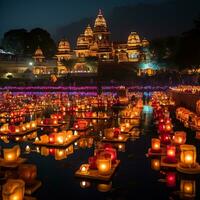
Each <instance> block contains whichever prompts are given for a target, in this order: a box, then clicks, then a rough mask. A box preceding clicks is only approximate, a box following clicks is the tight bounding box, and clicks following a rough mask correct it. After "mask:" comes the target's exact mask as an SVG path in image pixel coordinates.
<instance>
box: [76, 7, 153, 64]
mask: <svg viewBox="0 0 200 200" xmlns="http://www.w3.org/2000/svg"><path fill="white" fill-rule="evenodd" d="M110 35H111V33H110V31H109V29H108V25H107V23H106V20H105V18H104V16H103V14H102V12H101V10H100V11H99V14H98V16H97V18H96V20H95V23H94V27H93V29H92V28H91V26H90V25H88V26H87V27H86V29H85V31H84V33H82V34H80V35H79V37H78V39H77V44H76V49H75V53H76V56H77V57H78V58H84V57H88V56H96V57H98V58H99V59H100V60H113V59H116V58H117V60H118V62H139V61H141V60H144V59H145V54H144V51H143V48H145V47H147V46H148V45H149V42H148V41H147V40H146V39H144V40H141V39H140V36H139V35H138V34H137V33H136V32H131V33H130V35H129V36H128V39H127V42H126V43H117V42H111V41H110Z"/></svg>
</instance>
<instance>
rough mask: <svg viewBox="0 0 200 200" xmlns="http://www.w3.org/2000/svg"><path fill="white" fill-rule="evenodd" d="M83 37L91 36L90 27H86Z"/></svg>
mask: <svg viewBox="0 0 200 200" xmlns="http://www.w3.org/2000/svg"><path fill="white" fill-rule="evenodd" d="M84 35H85V36H87V37H88V36H91V37H92V36H93V30H92V28H91V26H90V25H88V26H87V27H86V29H85V32H84Z"/></svg>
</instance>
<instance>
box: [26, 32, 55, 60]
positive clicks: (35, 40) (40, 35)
mask: <svg viewBox="0 0 200 200" xmlns="http://www.w3.org/2000/svg"><path fill="white" fill-rule="evenodd" d="M27 45H28V47H29V49H27V52H26V53H27V54H31V55H32V54H33V53H34V52H35V50H36V49H37V48H38V47H40V48H41V49H42V50H43V53H44V56H45V57H47V58H50V57H53V56H54V55H55V53H56V44H55V42H54V40H53V39H52V38H51V35H50V34H49V33H48V32H47V31H46V30H44V29H41V28H35V29H33V30H31V31H30V33H29V36H28V41H27Z"/></svg>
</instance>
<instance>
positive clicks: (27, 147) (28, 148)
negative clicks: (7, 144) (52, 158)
mask: <svg viewBox="0 0 200 200" xmlns="http://www.w3.org/2000/svg"><path fill="white" fill-rule="evenodd" d="M25 151H26V152H27V153H30V152H31V148H30V146H29V145H27V146H26V148H25Z"/></svg>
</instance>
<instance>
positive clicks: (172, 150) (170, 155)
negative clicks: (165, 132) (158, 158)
mask: <svg viewBox="0 0 200 200" xmlns="http://www.w3.org/2000/svg"><path fill="white" fill-rule="evenodd" d="M165 162H166V163H176V162H177V160H176V147H175V146H173V145H168V146H167V156H166V158H165Z"/></svg>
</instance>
